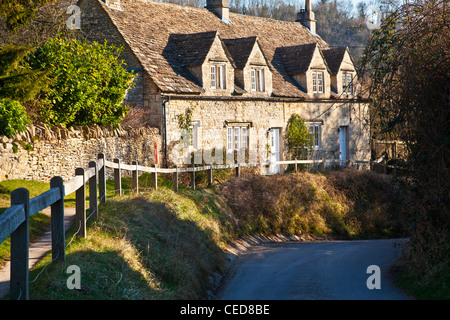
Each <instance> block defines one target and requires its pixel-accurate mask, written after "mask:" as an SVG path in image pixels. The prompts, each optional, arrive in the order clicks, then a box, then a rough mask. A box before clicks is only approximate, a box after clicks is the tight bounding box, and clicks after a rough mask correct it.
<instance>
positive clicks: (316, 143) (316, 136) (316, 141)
mask: <svg viewBox="0 0 450 320" xmlns="http://www.w3.org/2000/svg"><path fill="white" fill-rule="evenodd" d="M319 130H320V127H319V126H314V146H315V147H319Z"/></svg>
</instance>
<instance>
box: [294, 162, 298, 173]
mask: <svg viewBox="0 0 450 320" xmlns="http://www.w3.org/2000/svg"><path fill="white" fill-rule="evenodd" d="M294 167H295V172H297V169H298V168H297V159H295V164H294Z"/></svg>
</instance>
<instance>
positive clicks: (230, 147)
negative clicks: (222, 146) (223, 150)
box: [227, 127, 233, 151]
mask: <svg viewBox="0 0 450 320" xmlns="http://www.w3.org/2000/svg"><path fill="white" fill-rule="evenodd" d="M227 151H233V127H228V129H227Z"/></svg>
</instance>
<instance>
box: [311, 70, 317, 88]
mask: <svg viewBox="0 0 450 320" xmlns="http://www.w3.org/2000/svg"><path fill="white" fill-rule="evenodd" d="M312 79H313V93H317V73H316V72H313V73H312Z"/></svg>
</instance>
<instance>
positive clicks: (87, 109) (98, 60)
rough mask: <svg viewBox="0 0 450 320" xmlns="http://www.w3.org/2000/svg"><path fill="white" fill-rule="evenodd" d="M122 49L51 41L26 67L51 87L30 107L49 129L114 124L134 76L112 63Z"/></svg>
mask: <svg viewBox="0 0 450 320" xmlns="http://www.w3.org/2000/svg"><path fill="white" fill-rule="evenodd" d="M121 51H122V49H121V48H118V47H116V46H113V45H108V44H107V43H106V42H105V43H104V44H99V43H96V42H93V43H87V42H82V41H79V40H62V39H59V38H56V39H51V40H50V41H49V42H48V43H46V44H45V45H44V46H42V47H41V48H39V49H38V50H36V51H35V52H34V55H33V56H32V57H31V58H30V64H31V66H32V67H33V68H34V69H39V70H47V71H48V77H49V78H50V80H51V81H52V84H51V85H50V86H49V88H48V90H44V91H42V92H41V94H40V101H39V102H38V104H37V105H36V106H35V107H36V112H37V113H38V115H39V118H40V119H39V120H40V121H42V122H44V123H47V124H49V125H57V124H63V125H65V126H68V127H69V126H72V125H91V124H98V125H102V126H106V125H113V126H117V125H119V124H120V121H121V120H122V118H123V117H124V116H125V115H126V114H127V112H128V107H127V106H125V105H123V104H122V100H123V98H124V96H125V94H126V91H127V90H128V89H129V88H130V86H131V85H132V81H133V78H134V75H133V74H132V73H129V72H127V71H126V70H125V69H124V68H123V65H124V63H123V61H122V60H119V59H118V56H119V55H120V53H121Z"/></svg>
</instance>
